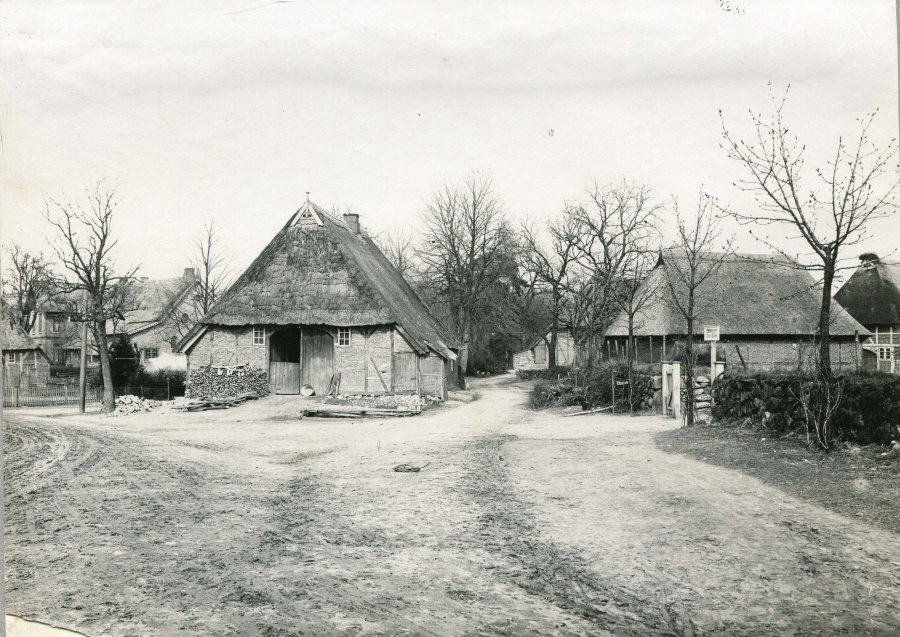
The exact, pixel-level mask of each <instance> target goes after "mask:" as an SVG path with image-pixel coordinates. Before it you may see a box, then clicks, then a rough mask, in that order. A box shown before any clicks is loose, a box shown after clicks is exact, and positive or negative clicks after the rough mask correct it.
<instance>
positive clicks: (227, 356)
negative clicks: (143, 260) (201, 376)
mask: <svg viewBox="0 0 900 637" xmlns="http://www.w3.org/2000/svg"><path fill="white" fill-rule="evenodd" d="M178 350H179V351H183V352H184V353H185V354H187V358H188V370H189V377H190V370H191V369H194V368H196V367H197V366H205V365H209V364H212V365H237V364H243V363H252V364H254V365H257V366H260V367H263V368H264V369H267V370H268V373H269V385H270V388H271V390H272V391H273V392H275V393H280V394H296V393H298V392H299V391H300V388H301V387H302V386H304V385H311V386H312V387H313V389H314V390H315V392H316V394H318V395H322V394H324V393H326V391H327V390H328V388H329V386H330V385H331V382H332V379H336V375H337V374H340V391H341V393H357V394H384V393H405V392H411V393H420V394H427V395H432V396H436V397H440V398H445V397H446V393H447V391H448V390H452V389H455V388H456V374H457V366H456V360H457V345H456V344H455V342H454V341H453V340H452V339H451V338H450V337H449V336H448V334H447V333H446V331H445V330H444V329H443V327H442V326H441V325H440V324H439V323H438V321H437V320H436V319H435V318H434V317H433V316H432V315H431V314H430V313H429V312H428V310H427V309H426V308H425V306H424V305H423V304H422V301H421V300H420V299H419V297H418V296H417V295H416V293H415V292H414V291H413V289H412V288H411V287H410V286H409V284H408V283H407V282H406V281H405V280H404V279H403V277H402V276H401V275H400V273H399V272H398V271H397V270H396V268H394V267H393V265H391V263H390V262H389V261H388V260H387V258H386V257H385V256H384V254H382V252H381V250H379V249H378V247H377V246H376V245H375V243H374V242H373V241H372V239H371V237H369V236H368V234H367V233H366V232H365V230H363V229H362V228H360V225H359V216H358V215H355V214H346V215H343V216H342V217H341V218H338V217H336V216H333V215H331V214H330V213H328V212H326V211H324V210H323V209H321V208H319V207H318V206H316V205H315V204H313V203H311V202H309V201H307V202H306V203H304V204H303V206H302V207H301V208H300V209H299V210H298V211H297V212H296V213H294V215H293V216H291V218H290V219H289V220H288V222H287V224H285V226H284V227H283V228H282V229H281V231H280V232H279V233H278V234H277V235H275V238H274V239H272V241H271V242H270V243H269V245H268V246H266V248H265V249H264V250H263V251H262V253H261V254H260V255H259V256H258V257H257V258H256V260H255V261H254V262H253V263H252V264H251V265H250V267H249V268H247V270H246V271H245V272H244V273H243V274H242V275H241V276H240V277H239V278H238V279H237V281H235V283H234V284H233V285H232V286H231V288H229V290H228V291H227V292H226V293H225V294H224V295H223V297H222V299H221V301H220V302H218V303H217V304H216V305H215V307H214V308H213V309H212V310H211V311H210V312H209V313H208V314H207V315H206V316H204V317H203V318H202V319H201V320H200V322H199V323H198V324H197V325H196V326H195V327H194V328H193V329H192V330H191V331H190V332H189V333H188V334H187V336H186V337H185V338H184V339H183V340H182V341H181V343H179V345H178Z"/></svg>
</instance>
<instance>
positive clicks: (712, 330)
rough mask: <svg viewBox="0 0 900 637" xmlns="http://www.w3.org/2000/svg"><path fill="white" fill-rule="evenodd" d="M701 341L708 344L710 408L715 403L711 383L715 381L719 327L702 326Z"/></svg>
mask: <svg viewBox="0 0 900 637" xmlns="http://www.w3.org/2000/svg"><path fill="white" fill-rule="evenodd" d="M703 340H704V341H706V342H708V343H709V382H710V388H709V404H710V406H712V405H713V404H714V402H715V398H713V388H712V383H713V381H714V380H715V379H716V349H717V347H718V346H717V345H716V343H718V341H719V326H718V325H704V326H703Z"/></svg>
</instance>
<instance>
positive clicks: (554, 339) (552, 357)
mask: <svg viewBox="0 0 900 637" xmlns="http://www.w3.org/2000/svg"><path fill="white" fill-rule="evenodd" d="M558 334H559V325H558V324H557V321H556V317H554V318H553V323H552V325H551V326H550V344H549V345H547V368H548V369H555V368H556V344H557V343H558V342H559V335H558Z"/></svg>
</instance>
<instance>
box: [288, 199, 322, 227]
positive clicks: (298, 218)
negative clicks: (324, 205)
mask: <svg viewBox="0 0 900 637" xmlns="http://www.w3.org/2000/svg"><path fill="white" fill-rule="evenodd" d="M311 224H316V225H317V226H323V225H325V224H324V222H323V221H322V217H320V216H319V213H318V212H317V211H316V207H315V206H314V205H313V204H312V202H311V201H310V200H309V192H307V193H306V201H305V202H304V203H303V205H302V206H300V209H299V210H297V212H295V213H294V216H293V217H291V220H290V221H289V222H288V225H289V226H293V225H311Z"/></svg>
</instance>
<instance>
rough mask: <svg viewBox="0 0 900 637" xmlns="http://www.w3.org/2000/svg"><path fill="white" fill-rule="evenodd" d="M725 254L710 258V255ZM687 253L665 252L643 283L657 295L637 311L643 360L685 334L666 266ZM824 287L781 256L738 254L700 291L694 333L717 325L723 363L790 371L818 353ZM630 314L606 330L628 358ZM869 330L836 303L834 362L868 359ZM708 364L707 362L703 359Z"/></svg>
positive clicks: (665, 353) (611, 345) (668, 352)
mask: <svg viewBox="0 0 900 637" xmlns="http://www.w3.org/2000/svg"><path fill="white" fill-rule="evenodd" d="M718 256H720V255H710V258H711V259H715V258H718ZM679 258H680V257H679V256H678V255H677V254H676V253H674V252H671V251H664V252H662V253H661V255H660V258H659V261H658V262H657V265H656V267H655V268H654V269H653V270H652V271H651V273H650V275H649V276H648V277H647V279H646V281H644V283H643V284H642V287H643V288H646V287H648V286H650V287H651V289H653V290H655V293H654V295H653V298H652V299H651V301H650V302H649V303H648V304H647V305H646V306H645V307H644V309H643V310H642V311H641V312H640V313H638V314H637V315H636V316H635V328H634V333H635V336H636V347H635V354H636V360H637V361H639V362H642V363H649V362H659V361H661V360H666V359H670V358H671V357H672V356H673V355H674V350H673V347H674V346H675V344H676V342H677V341H679V340H683V339H684V338H685V337H686V326H685V320H684V318H683V317H682V316H681V315H680V314H679V313H678V311H677V310H676V308H675V306H674V305H673V303H672V300H671V297H670V294H669V289H668V286H667V284H666V270H665V267H664V266H665V263H666V261H667V260H676V259H679ZM821 290H822V289H821V287H820V286H818V285H817V283H816V281H815V279H814V278H813V277H812V275H811V274H810V273H809V272H806V271H804V270H800V269H798V268H797V267H795V264H794V263H793V262H792V261H790V260H789V259H786V258H783V257H780V256H771V255H754V254H733V255H728V256H726V257H725V258H724V261H723V262H722V266H721V268H720V269H719V270H718V271H717V272H716V274H715V275H714V276H711V277H709V278H708V279H707V280H706V281H705V282H704V283H703V284H702V285H701V286H700V287H699V289H698V290H697V306H698V309H699V318H698V320H697V321H696V322H695V330H694V332H695V334H694V336H695V337H696V338H698V339H702V337H703V326H704V325H718V326H719V329H720V333H721V339H722V340H721V341H720V343H719V346H718V349H717V353H718V360H725V361H726V362H727V364H728V366H729V367H740V368H744V369H770V370H771V369H790V368H795V369H796V368H798V367H800V366H804V365H808V364H809V362H810V361H811V356H812V354H813V351H814V347H813V337H814V335H815V334H816V331H817V326H818V318H819V308H820V304H821V299H822V291H821ZM627 336H628V323H627V316H625V315H624V314H620V315H619V316H618V317H617V318H616V319H615V321H614V322H613V324H612V326H611V327H610V329H609V331H608V332H607V345H606V347H607V349H608V350H609V351H610V352H611V353H612V354H613V357H615V354H616V352H618V355H619V357H620V358H624V357H625V352H626V341H627ZM868 336H869V332H868V330H866V328H865V327H863V326H862V325H861V324H860V323H858V322H857V321H856V320H855V319H854V318H853V317H852V316H850V314H848V313H847V312H846V310H844V309H843V308H842V307H841V306H840V305H839V304H838V303H834V304H832V321H831V337H832V342H831V346H830V347H831V363H832V366H833V367H834V368H835V369H840V368H856V367H857V366H859V365H861V364H862V348H861V343H860V341H861V340H864V339H865V338H867V337H868ZM702 362H704V361H701V363H702Z"/></svg>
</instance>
